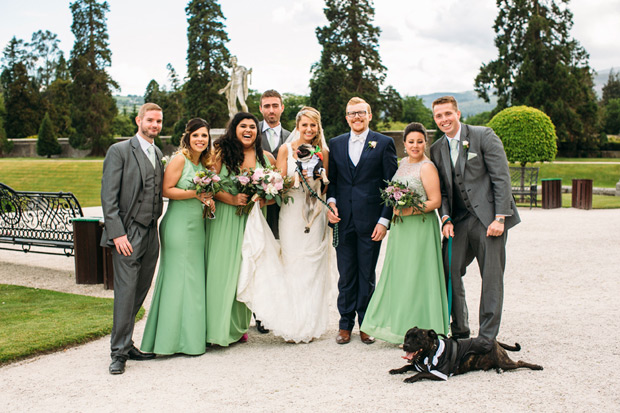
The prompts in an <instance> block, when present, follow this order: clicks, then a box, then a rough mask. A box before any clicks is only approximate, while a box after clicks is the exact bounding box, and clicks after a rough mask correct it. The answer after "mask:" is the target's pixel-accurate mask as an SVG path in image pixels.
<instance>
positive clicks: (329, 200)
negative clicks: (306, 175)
mask: <svg viewBox="0 0 620 413" xmlns="http://www.w3.org/2000/svg"><path fill="white" fill-rule="evenodd" d="M326 202H327V204H328V205H329V204H330V203H332V202H333V203H334V204H336V198H333V197H332V198H327V201H326ZM336 205H338V204H336Z"/></svg>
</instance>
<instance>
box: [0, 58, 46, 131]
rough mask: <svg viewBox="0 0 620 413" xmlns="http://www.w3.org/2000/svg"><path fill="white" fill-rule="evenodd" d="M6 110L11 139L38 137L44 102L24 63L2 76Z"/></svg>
mask: <svg viewBox="0 0 620 413" xmlns="http://www.w3.org/2000/svg"><path fill="white" fill-rule="evenodd" d="M0 79H1V82H2V89H3V91H4V105H5V109H6V115H5V124H4V128H5V130H6V133H7V136H8V137H9V138H11V139H16V138H25V137H27V136H32V135H36V134H37V131H38V130H39V125H40V124H41V119H42V117H43V114H42V111H43V101H42V99H41V94H40V93H39V88H38V87H37V85H36V84H35V82H34V81H33V80H32V79H31V78H30V77H29V76H28V70H27V69H26V65H25V64H24V63H22V62H18V63H15V64H14V65H13V66H12V67H7V68H5V69H4V70H3V71H2V74H1V75H0Z"/></svg>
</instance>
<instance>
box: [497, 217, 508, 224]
mask: <svg viewBox="0 0 620 413" xmlns="http://www.w3.org/2000/svg"><path fill="white" fill-rule="evenodd" d="M495 220H496V221H497V222H499V223H500V224H503V223H504V222H506V219H505V218H504V217H495Z"/></svg>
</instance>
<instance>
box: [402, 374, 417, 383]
mask: <svg viewBox="0 0 620 413" xmlns="http://www.w3.org/2000/svg"><path fill="white" fill-rule="evenodd" d="M418 380H419V377H418V375H417V374H416V375H414V376H411V377H407V378H406V379H405V380H403V381H404V382H405V383H415V382H416V381H418Z"/></svg>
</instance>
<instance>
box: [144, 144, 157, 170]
mask: <svg viewBox="0 0 620 413" xmlns="http://www.w3.org/2000/svg"><path fill="white" fill-rule="evenodd" d="M146 152H147V153H148V156H149V161H151V165H153V169H155V162H156V158H155V148H153V145H151V146H149V147H148V149H147V150H146Z"/></svg>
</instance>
